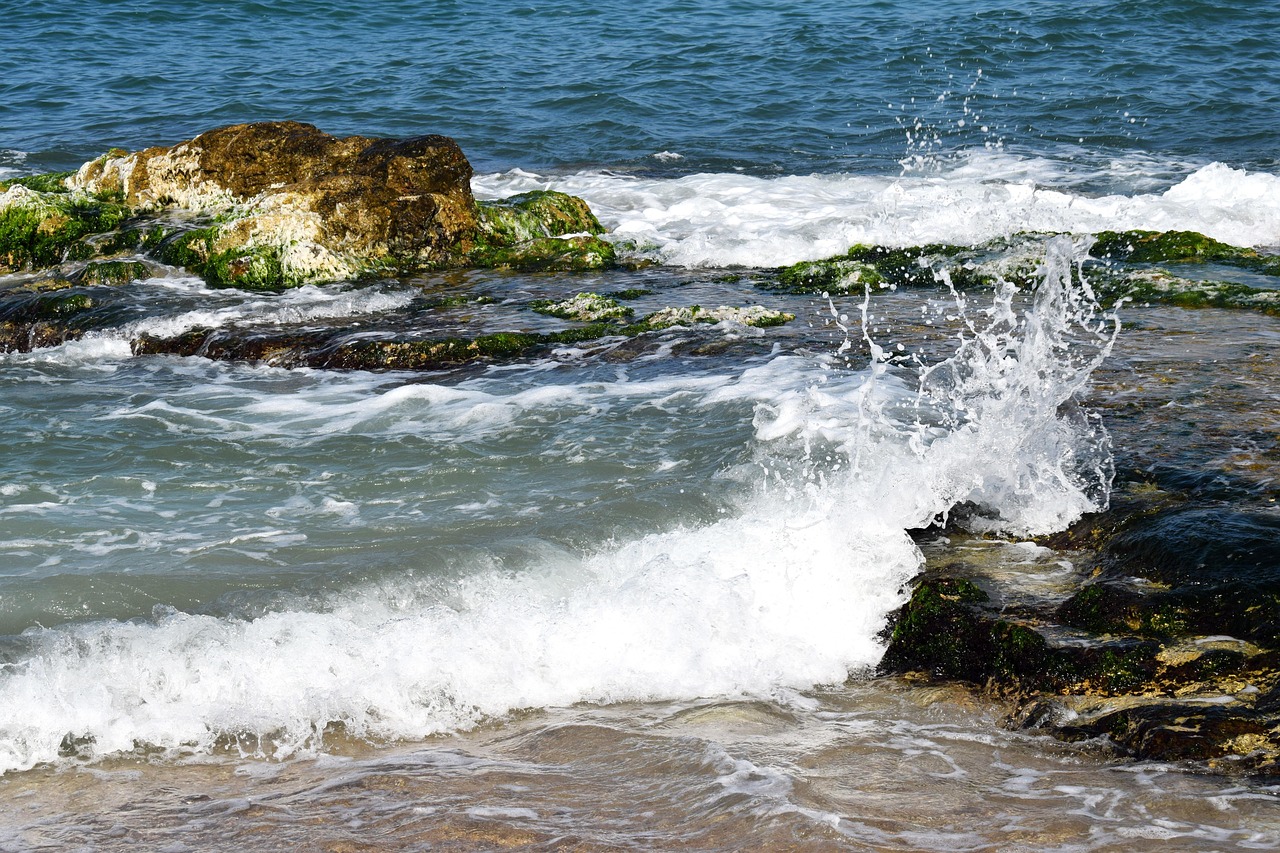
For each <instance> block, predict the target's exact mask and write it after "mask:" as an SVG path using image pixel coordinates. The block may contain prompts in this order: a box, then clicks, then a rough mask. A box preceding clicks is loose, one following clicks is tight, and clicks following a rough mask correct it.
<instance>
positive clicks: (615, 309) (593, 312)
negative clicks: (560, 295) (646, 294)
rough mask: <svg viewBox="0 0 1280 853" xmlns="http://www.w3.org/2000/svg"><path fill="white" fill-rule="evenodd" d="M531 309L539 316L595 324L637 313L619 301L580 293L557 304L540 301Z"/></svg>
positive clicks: (534, 303) (594, 294)
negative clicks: (544, 315) (545, 315)
mask: <svg viewBox="0 0 1280 853" xmlns="http://www.w3.org/2000/svg"><path fill="white" fill-rule="evenodd" d="M529 307H530V308H532V309H533V310H534V311H537V312H538V313H539V314H547V315H549V316H551V317H560V318H561V319H564V320H577V321H578V322H580V323H595V322H599V321H601V320H626V319H628V318H630V317H631V315H632V314H634V313H635V309H633V308H628V307H627V306H625V305H622V304H620V303H619V302H618V300H616V299H613V298H611V297H608V296H601V295H600V294H598V293H578V294H575V295H574V297H573V298H572V299H564V300H561V301H560V302H555V301H552V300H550V299H539V300H535V301H533V302H530V303H529Z"/></svg>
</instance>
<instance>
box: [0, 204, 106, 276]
mask: <svg viewBox="0 0 1280 853" xmlns="http://www.w3.org/2000/svg"><path fill="white" fill-rule="evenodd" d="M128 215H129V211H128V210H127V209H126V208H125V207H124V206H123V205H120V204H118V203H115V202H112V201H107V200H104V199H101V198H98V197H95V196H93V195H90V194H87V193H84V192H68V191H65V190H64V191H62V192H41V191H38V190H32V189H29V188H27V187H26V186H23V185H22V184H16V183H15V184H13V185H11V186H10V187H9V188H8V189H7V190H5V192H4V193H3V194H0V272H17V271H20V270H24V269H45V268H48V267H52V266H56V265H58V264H61V263H63V262H65V261H77V260H85V259H87V258H91V257H93V256H94V255H95V254H96V250H95V249H94V248H93V247H92V246H90V245H88V244H87V243H86V242H85V238H86V237H89V236H91V235H94V234H101V233H103V232H107V231H111V230H113V229H115V228H116V227H117V226H119V225H120V223H121V222H123V221H124V220H125V219H126V218H127V217H128Z"/></svg>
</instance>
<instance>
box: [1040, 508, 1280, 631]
mask: <svg viewBox="0 0 1280 853" xmlns="http://www.w3.org/2000/svg"><path fill="white" fill-rule="evenodd" d="M1099 564H1100V569H1099V572H1098V574H1097V577H1096V578H1095V579H1094V581H1093V582H1092V583H1090V584H1089V585H1087V586H1085V587H1084V588H1083V589H1081V590H1080V591H1079V592H1078V593H1076V594H1075V595H1074V596H1072V597H1071V598H1070V599H1069V600H1068V601H1067V602H1066V603H1065V604H1064V605H1063V606H1062V608H1061V609H1060V610H1059V613H1058V616H1059V617H1060V618H1061V619H1062V620H1063V621H1064V622H1065V623H1066V624H1069V625H1074V626H1077V627H1081V628H1085V629H1088V630H1093V631H1110V632H1116V631H1130V632H1133V633H1140V634H1143V635H1147V636H1157V637H1179V636H1184V635H1187V634H1192V633H1202V634H1227V635H1231V636H1235V637H1240V638H1244V639H1248V640H1251V641H1253V642H1256V643H1260V644H1264V645H1266V646H1267V647H1270V648H1280V516H1277V515H1275V514H1271V513H1263V512H1242V511H1238V510H1231V509H1225V508H1220V507H1186V508H1173V509H1168V510H1164V511H1160V512H1157V513H1155V514H1151V515H1146V516H1144V517H1142V518H1140V519H1137V520H1134V521H1132V522H1131V523H1130V524H1128V525H1126V526H1125V527H1124V529H1123V530H1121V531H1119V532H1117V533H1116V535H1115V536H1114V537H1113V538H1111V539H1110V541H1108V542H1107V543H1106V544H1105V546H1104V547H1103V548H1102V550H1101V552H1100V559H1099Z"/></svg>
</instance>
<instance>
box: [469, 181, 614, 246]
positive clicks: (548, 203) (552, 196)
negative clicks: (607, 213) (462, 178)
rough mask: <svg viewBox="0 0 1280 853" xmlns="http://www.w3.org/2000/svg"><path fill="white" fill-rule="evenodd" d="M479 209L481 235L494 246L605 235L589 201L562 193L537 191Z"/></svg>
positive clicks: (478, 206) (481, 206)
mask: <svg viewBox="0 0 1280 853" xmlns="http://www.w3.org/2000/svg"><path fill="white" fill-rule="evenodd" d="M476 207H477V218H478V219H479V222H480V233H481V234H482V235H483V238H484V239H485V240H486V241H487V242H488V243H490V244H491V245H496V246H511V245H514V244H516V243H523V242H526V241H529V240H535V239H537V238H540V237H562V236H565V235H569V234H593V235H594V234H603V233H604V228H603V227H602V226H601V225H600V220H598V219H596V216H595V214H594V213H592V212H591V208H590V207H588V206H587V203H586V202H585V201H583V200H582V199H580V198H578V197H576V196H571V195H566V194H565V193H561V192H554V191H551V190H536V191H534V192H528V193H523V194H521V195H516V196H511V197H510V198H505V199H502V200H500V201H481V202H477V204H476Z"/></svg>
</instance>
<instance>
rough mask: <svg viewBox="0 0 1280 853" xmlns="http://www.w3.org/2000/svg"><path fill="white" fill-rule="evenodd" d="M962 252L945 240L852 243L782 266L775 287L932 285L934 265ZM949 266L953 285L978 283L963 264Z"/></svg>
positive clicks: (844, 289) (834, 289)
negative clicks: (842, 250) (815, 258)
mask: <svg viewBox="0 0 1280 853" xmlns="http://www.w3.org/2000/svg"><path fill="white" fill-rule="evenodd" d="M963 251H964V250H963V249H962V248H961V247H959V246H952V245H949V244H945V243H931V244H928V245H924V246H909V247H906V248H890V247H887V246H864V245H855V246H852V247H850V248H849V251H847V252H845V254H843V255H836V256H835V257H831V258H826V259H824V260H820V261H801V262H800V263H798V264H792V265H791V266H789V267H783V268H782V269H781V270H779V272H778V286H779V289H781V290H783V291H785V292H788V293H823V292H827V293H832V294H837V293H849V292H851V291H861V290H862V289H863V288H864V287H871V288H881V287H889V286H894V287H897V286H926V285H932V284H934V283H935V282H936V278H935V274H934V266H935V265H937V264H939V263H941V262H945V261H947V260H948V259H951V258H954V257H955V256H956V255H958V254H960V253H961V252H963ZM950 269H951V275H952V280H953V282H954V283H955V284H957V285H965V284H975V283H982V282H981V281H979V280H978V278H975V276H973V275H971V274H970V271H969V269H968V268H967V267H965V266H962V265H958V264H952V265H951V266H950ZM971 279H972V281H971Z"/></svg>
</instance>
